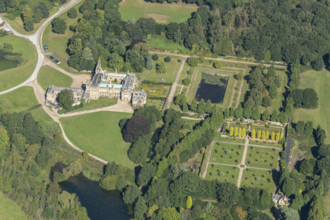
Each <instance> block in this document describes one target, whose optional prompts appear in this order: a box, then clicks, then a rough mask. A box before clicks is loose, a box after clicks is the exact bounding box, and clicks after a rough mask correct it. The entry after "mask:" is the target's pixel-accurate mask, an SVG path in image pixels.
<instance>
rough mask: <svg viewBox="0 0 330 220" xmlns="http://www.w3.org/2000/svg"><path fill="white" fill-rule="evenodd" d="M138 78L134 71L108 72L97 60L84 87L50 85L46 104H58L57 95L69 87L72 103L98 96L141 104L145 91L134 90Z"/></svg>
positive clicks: (144, 101) (137, 105)
mask: <svg viewBox="0 0 330 220" xmlns="http://www.w3.org/2000/svg"><path fill="white" fill-rule="evenodd" d="M138 83H139V80H138V79H137V77H136V75H135V74H134V73H130V74H123V73H110V72H107V71H106V70H103V69H102V67H101V62H100V61H99V62H98V64H97V66H96V69H95V74H94V76H93V78H92V80H88V81H87V82H86V88H85V89H84V90H83V89H75V88H64V87H56V86H51V87H49V88H48V90H47V93H46V105H48V106H50V105H51V106H58V102H57V96H58V94H59V93H60V92H61V91H62V90H64V89H69V90H71V91H72V92H73V95H74V105H78V104H80V101H81V99H84V100H85V101H86V102H89V101H90V100H97V99H99V98H100V97H107V98H118V99H120V100H121V101H126V102H131V103H132V105H133V106H136V107H139V106H143V105H144V104H145V103H146V102H147V93H146V92H145V91H143V90H141V91H135V90H136V88H137V86H138Z"/></svg>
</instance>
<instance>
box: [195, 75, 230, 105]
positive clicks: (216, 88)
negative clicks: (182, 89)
mask: <svg viewBox="0 0 330 220" xmlns="http://www.w3.org/2000/svg"><path fill="white" fill-rule="evenodd" d="M220 80H221V82H223V85H217V84H215V85H213V84H209V83H206V82H205V80H204V79H202V81H201V82H200V84H199V86H198V89H197V92H196V95H195V99H196V100H197V101H201V100H202V99H204V101H205V102H206V101H207V100H211V102H212V103H222V102H223V98H224V97H225V93H226V88H227V80H226V79H220Z"/></svg>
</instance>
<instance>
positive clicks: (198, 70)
mask: <svg viewBox="0 0 330 220" xmlns="http://www.w3.org/2000/svg"><path fill="white" fill-rule="evenodd" d="M203 72H205V73H209V74H219V75H227V76H229V79H228V82H227V88H226V92H225V96H224V98H223V102H222V103H220V104H218V105H219V106H223V107H229V103H230V98H231V94H232V92H234V90H233V87H234V82H235V79H234V75H235V73H233V72H232V71H230V70H226V69H211V68H205V67H195V70H194V72H193V74H192V77H191V83H190V87H189V90H188V92H187V100H188V102H189V103H191V102H192V100H193V99H194V98H195V96H196V92H197V89H198V87H199V84H200V82H201V79H202V73H203Z"/></svg>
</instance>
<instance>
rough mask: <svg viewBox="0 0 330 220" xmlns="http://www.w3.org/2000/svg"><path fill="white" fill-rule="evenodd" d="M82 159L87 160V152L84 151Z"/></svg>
mask: <svg viewBox="0 0 330 220" xmlns="http://www.w3.org/2000/svg"><path fill="white" fill-rule="evenodd" d="M82 157H83V158H84V159H85V160H87V159H88V152H87V151H84V152H83V153H82Z"/></svg>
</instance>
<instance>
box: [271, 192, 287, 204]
mask: <svg viewBox="0 0 330 220" xmlns="http://www.w3.org/2000/svg"><path fill="white" fill-rule="evenodd" d="M272 200H273V202H274V203H275V204H277V205H280V206H288V205H290V200H289V198H288V197H287V196H285V195H284V194H272Z"/></svg>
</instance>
